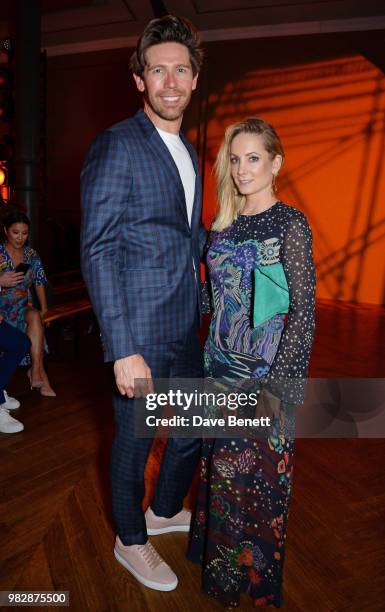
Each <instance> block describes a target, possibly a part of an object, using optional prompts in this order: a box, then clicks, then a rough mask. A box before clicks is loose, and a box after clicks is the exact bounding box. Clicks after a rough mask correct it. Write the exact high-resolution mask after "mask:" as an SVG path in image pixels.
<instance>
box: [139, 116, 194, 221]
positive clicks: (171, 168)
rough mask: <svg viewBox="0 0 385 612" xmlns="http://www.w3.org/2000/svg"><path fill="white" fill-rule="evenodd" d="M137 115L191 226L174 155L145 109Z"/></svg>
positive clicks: (149, 144) (184, 216)
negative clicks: (174, 188)
mask: <svg viewBox="0 0 385 612" xmlns="http://www.w3.org/2000/svg"><path fill="white" fill-rule="evenodd" d="M136 117H137V119H138V120H139V122H140V124H141V127H142V128H143V130H144V132H145V136H146V138H147V144H148V147H149V149H150V150H151V152H152V154H153V155H154V157H155V158H156V160H157V162H158V164H159V165H161V166H162V167H163V168H164V170H165V172H166V174H167V175H168V176H169V179H170V183H171V184H173V185H175V186H176V196H177V198H176V199H177V204H178V207H179V209H180V211H181V213H182V215H183V218H184V220H185V223H186V224H187V226H188V227H189V222H188V217H187V206H186V198H185V193H184V188H183V184H182V181H181V178H180V174H179V170H178V168H177V167H176V164H175V162H174V160H173V157H172V155H171V153H170V151H169V150H168V148H167V146H166V145H165V143H164V142H163V140H162V139H161V137H160V136H159V134H158V132H157V130H156V128H155V126H154V124H153V123H152V121H150V119H149V118H148V117H147V115H146V113H145V112H144V111H143V110H140V111H138V112H137V114H136ZM194 168H195V166H194Z"/></svg>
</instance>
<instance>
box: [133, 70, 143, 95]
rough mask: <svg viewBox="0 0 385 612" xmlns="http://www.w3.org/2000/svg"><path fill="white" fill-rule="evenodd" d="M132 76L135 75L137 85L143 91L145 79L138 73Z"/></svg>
mask: <svg viewBox="0 0 385 612" xmlns="http://www.w3.org/2000/svg"><path fill="white" fill-rule="evenodd" d="M132 76H133V77H134V81H135V83H136V87H137V88H138V89H139V91H141V92H143V91H144V89H145V87H144V81H143V79H142V77H140V76H139V75H138V74H133V75H132Z"/></svg>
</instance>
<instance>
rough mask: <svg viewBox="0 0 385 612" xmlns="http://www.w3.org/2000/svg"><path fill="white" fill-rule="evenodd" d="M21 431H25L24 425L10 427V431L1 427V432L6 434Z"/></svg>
mask: <svg viewBox="0 0 385 612" xmlns="http://www.w3.org/2000/svg"><path fill="white" fill-rule="evenodd" d="M20 431H24V425H23V427H18V428H17V429H9V430H8V431H6V430H5V429H1V428H0V433H4V434H14V433H19V432H20Z"/></svg>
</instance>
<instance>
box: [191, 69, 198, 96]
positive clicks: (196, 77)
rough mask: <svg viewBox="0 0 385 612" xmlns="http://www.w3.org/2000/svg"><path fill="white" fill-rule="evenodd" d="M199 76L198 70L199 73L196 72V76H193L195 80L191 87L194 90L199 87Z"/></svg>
mask: <svg viewBox="0 0 385 612" xmlns="http://www.w3.org/2000/svg"><path fill="white" fill-rule="evenodd" d="M198 77H199V72H197V73H196V75H195V77H194V78H193V81H192V87H191V89H192V91H194V89H196V88H197V84H198Z"/></svg>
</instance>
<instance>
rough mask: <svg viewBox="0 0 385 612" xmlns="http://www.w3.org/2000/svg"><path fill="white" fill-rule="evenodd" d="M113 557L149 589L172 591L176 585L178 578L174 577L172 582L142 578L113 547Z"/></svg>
mask: <svg viewBox="0 0 385 612" xmlns="http://www.w3.org/2000/svg"><path fill="white" fill-rule="evenodd" d="M114 556H115V559H116V560H117V561H118V562H119V563H120V564H121V565H123V567H124V568H125V569H126V570H127V571H128V572H130V574H132V575H133V576H134V577H135V578H136V579H137V581H138V582H140V583H141V584H143V585H144V586H146V587H148V588H149V589H154V590H155V591H173V590H174V589H176V587H177V586H178V578H175V580H174V582H170V583H169V584H163V583H161V582H154V581H153V580H148V579H147V578H143V576H141V575H140V574H139V573H138V572H137V571H136V570H134V568H133V567H132V566H131V565H130V564H129V563H128V561H126V559H124V557H122V556H121V555H120V554H119V553H118V551H117V550H116V549H114Z"/></svg>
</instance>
